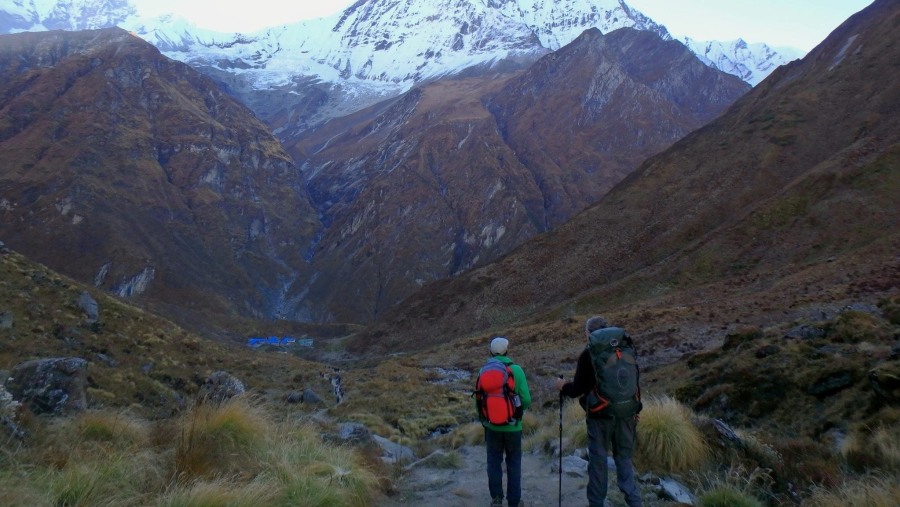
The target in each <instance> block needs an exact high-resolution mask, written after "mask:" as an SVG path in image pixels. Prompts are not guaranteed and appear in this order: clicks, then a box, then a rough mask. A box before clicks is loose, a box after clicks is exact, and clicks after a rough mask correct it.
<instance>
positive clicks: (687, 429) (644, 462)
mask: <svg viewBox="0 0 900 507" xmlns="http://www.w3.org/2000/svg"><path fill="white" fill-rule="evenodd" d="M636 451H637V452H636V455H635V461H637V462H638V463H639V464H640V466H641V468H646V469H649V470H653V471H655V472H660V473H681V472H686V471H689V470H693V469H695V468H697V467H699V466H701V465H703V464H704V463H705V462H706V460H707V457H708V456H709V450H708V447H707V445H706V442H705V441H704V440H703V436H702V435H701V433H700V431H699V430H698V429H697V427H696V426H695V425H694V423H693V412H692V411H691V410H690V409H689V408H687V407H686V406H684V405H682V404H681V403H679V402H678V401H676V400H675V399H673V398H671V397H668V396H663V397H660V398H650V399H645V400H644V409H643V411H642V412H641V419H640V422H639V423H638V425H637V450H636Z"/></svg>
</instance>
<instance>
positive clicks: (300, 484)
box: [261, 426, 379, 507]
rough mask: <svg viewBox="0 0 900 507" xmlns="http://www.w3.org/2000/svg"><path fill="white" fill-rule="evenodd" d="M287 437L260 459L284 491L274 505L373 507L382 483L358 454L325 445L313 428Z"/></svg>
mask: <svg viewBox="0 0 900 507" xmlns="http://www.w3.org/2000/svg"><path fill="white" fill-rule="evenodd" d="M285 433H286V436H282V437H279V438H278V439H277V440H274V441H272V442H271V443H270V445H268V446H267V449H266V452H265V453H264V454H263V455H262V456H261V460H262V461H261V466H263V468H264V470H265V472H266V473H267V474H269V475H271V476H272V477H274V478H276V479H277V481H278V482H279V483H280V487H281V489H282V491H283V493H282V495H281V498H280V501H279V502H276V503H274V504H273V505H309V506H317V505H322V506H327V505H347V506H360V507H361V506H366V505H371V501H372V498H373V495H374V493H375V491H377V490H378V488H379V480H378V477H377V476H376V475H375V474H374V473H373V472H372V471H371V470H370V469H369V468H368V467H367V466H366V464H365V463H364V462H363V460H362V459H361V456H360V455H359V454H358V453H355V452H353V451H352V450H351V449H349V448H344V447H337V446H332V445H328V444H325V443H324V442H322V440H321V438H320V437H319V431H318V429H317V428H315V427H312V426H304V427H301V428H299V429H296V430H294V431H292V432H285Z"/></svg>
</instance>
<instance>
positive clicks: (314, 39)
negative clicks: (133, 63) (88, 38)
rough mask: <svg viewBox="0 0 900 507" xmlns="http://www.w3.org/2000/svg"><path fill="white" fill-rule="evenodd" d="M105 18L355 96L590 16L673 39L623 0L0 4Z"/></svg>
mask: <svg viewBox="0 0 900 507" xmlns="http://www.w3.org/2000/svg"><path fill="white" fill-rule="evenodd" d="M106 26H120V27H122V28H124V29H126V30H129V31H132V32H134V33H135V34H137V35H138V36H140V37H142V38H144V39H145V40H147V41H148V42H150V43H151V44H153V45H155V46H156V47H157V48H159V50H160V51H161V52H163V54H165V55H166V56H168V57H170V58H173V59H176V60H180V61H183V62H185V63H188V64H190V65H193V66H195V67H197V68H201V69H204V68H205V69H209V70H213V71H216V72H224V73H228V74H233V75H238V76H240V77H241V79H242V80H243V81H242V82H244V83H247V86H249V87H250V88H251V89H255V90H281V91H287V92H288V93H299V94H301V95H302V94H303V91H301V90H298V89H297V88H296V86H297V83H298V82H300V81H303V82H306V83H309V82H318V83H321V84H323V85H326V86H328V87H329V88H330V89H331V90H332V92H335V93H338V94H339V95H340V97H341V98H342V101H347V100H348V99H350V101H351V102H352V99H353V98H354V97H356V98H358V99H359V101H358V104H356V106H359V105H367V104H368V103H371V102H372V101H373V100H374V98H375V97H380V98H385V97H387V96H391V95H396V94H398V93H402V92H404V91H406V90H408V89H410V88H411V87H412V86H414V85H415V84H416V83H420V82H423V81H427V80H431V79H435V78H438V77H441V76H446V75H453V74H457V73H459V72H461V71H463V70H465V69H468V68H472V67H479V68H483V69H490V68H492V67H493V66H495V65H497V64H498V63H500V62H525V63H527V62H530V61H534V60H536V59H537V58H538V57H539V56H541V55H543V54H545V53H547V52H549V51H555V50H557V49H559V48H561V47H562V46H565V45H566V44H568V43H570V42H572V41H573V40H575V38H577V37H578V36H579V35H581V34H582V33H583V32H584V31H585V30H586V29H588V28H598V29H599V30H600V31H601V32H602V33H609V32H611V31H613V30H616V29H619V28H623V27H632V28H636V29H640V30H648V31H652V32H654V33H656V34H657V35H659V36H660V37H662V38H663V39H664V40H671V39H672V37H671V35H670V34H669V32H668V31H667V30H666V28H665V27H664V26H662V25H659V24H657V23H655V22H654V21H653V20H651V19H650V18H648V17H647V16H645V15H644V14H642V13H641V12H639V11H637V10H635V9H633V8H631V7H629V6H628V5H627V4H626V2H625V1H623V0H359V1H357V2H356V3H354V4H353V5H351V6H350V7H348V8H347V9H345V10H344V11H343V12H340V13H337V14H334V15H332V16H329V17H325V18H320V19H315V20H307V21H302V22H299V23H293V24H288V25H282V26H277V27H272V28H268V29H265V30H261V31H258V32H253V33H246V34H243V33H221V32H213V31H209V30H204V29H201V28H199V27H197V26H196V25H194V24H193V23H190V22H188V21H185V20H183V19H180V18H178V17H175V16H173V15H169V16H164V17H159V18H153V19H149V18H141V17H138V16H137V14H136V11H135V8H134V6H133V5H131V4H130V3H129V0H12V1H11V5H4V6H3V7H0V31H2V32H3V33H12V32H16V31H23V30H28V31H39V30H46V29H60V28H61V29H93V28H101V27H106ZM683 42H684V43H685V45H687V46H688V48H690V49H691V50H692V51H693V52H694V53H696V54H697V55H698V56H699V57H700V58H701V60H702V61H704V62H705V63H706V64H707V65H710V66H713V67H716V68H718V69H720V70H723V71H725V72H728V73H730V74H734V75H736V76H738V77H740V78H741V79H743V80H745V81H747V82H748V83H750V84H752V85H755V84H757V83H759V82H760V81H761V80H762V79H763V78H764V77H765V76H767V75H768V74H769V73H770V72H771V71H772V70H774V69H775V67H777V66H778V65H781V64H783V63H786V62H788V61H790V60H793V59H795V58H798V57H800V56H802V55H803V52H802V51H799V50H795V49H791V48H771V47H769V46H767V45H765V44H747V43H746V42H744V41H742V40H740V39H739V40H737V41H729V42H719V41H707V42H703V41H694V40H692V39H687V38H686V39H685V40H684V41H683ZM291 90H295V91H291ZM336 104H337V102H334V103H333V104H332V106H335V105H336ZM348 104H349V103H348ZM356 106H353V107H356ZM341 107H343V106H341Z"/></svg>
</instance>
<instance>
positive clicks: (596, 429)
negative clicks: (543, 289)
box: [556, 316, 642, 507]
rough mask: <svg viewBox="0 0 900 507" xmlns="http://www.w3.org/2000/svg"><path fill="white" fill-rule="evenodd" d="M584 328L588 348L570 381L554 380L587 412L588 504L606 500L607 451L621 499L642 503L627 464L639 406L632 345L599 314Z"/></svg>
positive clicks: (633, 506)
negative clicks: (623, 497)
mask: <svg viewBox="0 0 900 507" xmlns="http://www.w3.org/2000/svg"><path fill="white" fill-rule="evenodd" d="M584 331H585V335H586V336H587V339H588V346H587V347H585V349H584V351H583V352H582V353H581V355H580V356H578V365H577V367H576V368H575V378H574V380H573V381H572V382H565V381H564V380H563V379H559V380H557V381H556V388H557V389H559V391H560V393H561V394H562V395H563V396H568V397H570V398H575V397H580V399H579V402H580V403H581V406H582V408H584V409H585V414H586V416H587V417H586V420H587V432H588V463H589V465H588V485H587V499H588V505H590V507H603V505H604V502H605V501H606V491H607V465H606V455H607V452H608V451H610V450H611V451H612V454H613V459H614V460H615V463H616V475H617V476H618V480H617V484H618V486H619V489H620V490H622V493H624V494H625V503H627V504H628V506H629V507H640V506H641V505H642V503H641V496H640V492H639V490H638V487H637V484H636V483H635V479H634V467H633V466H632V462H631V458H632V456H633V454H634V442H635V429H636V426H637V420H638V413H639V412H640V411H641V406H642V405H641V401H640V387H639V371H638V367H637V361H636V360H635V357H636V354H635V351H634V344H633V342H632V340H631V337H630V336H629V335H628V334H627V333H626V332H625V331H624V330H623V329H621V328H618V327H611V326H610V325H609V323H608V322H607V321H606V319H604V318H603V317H600V316H594V317H591V318H589V319H587V321H586V322H585V325H584ZM560 401H562V398H560ZM560 452H562V449H560Z"/></svg>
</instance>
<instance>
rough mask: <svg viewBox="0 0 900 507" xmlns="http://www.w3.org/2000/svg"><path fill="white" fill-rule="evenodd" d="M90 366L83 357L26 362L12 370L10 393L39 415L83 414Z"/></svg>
mask: <svg viewBox="0 0 900 507" xmlns="http://www.w3.org/2000/svg"><path fill="white" fill-rule="evenodd" d="M87 364H88V363H87V361H86V360H84V359H82V358H80V357H58V358H50V359H35V360H32V361H26V362H24V363H21V364H18V365H16V366H15V367H14V368H13V369H12V371H11V372H10V375H9V379H8V380H7V381H6V389H7V391H9V392H10V394H12V395H13V397H14V398H15V399H16V400H18V401H20V402H21V403H22V404H24V405H26V406H28V408H29V409H31V411H32V412H34V413H35V414H51V415H60V414H67V413H73V412H79V411H81V410H84V409H86V408H87V395H86V392H85V388H86V386H87Z"/></svg>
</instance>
